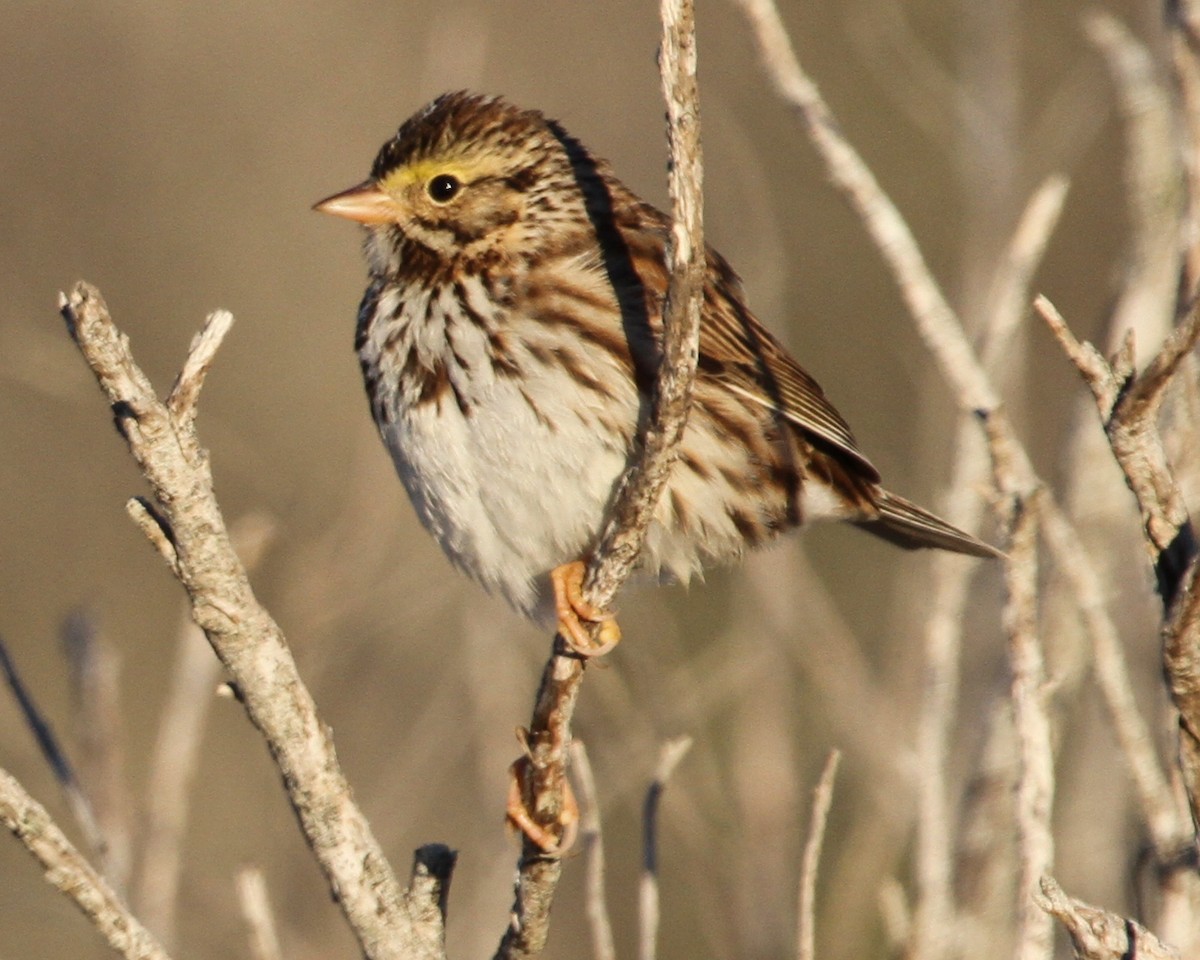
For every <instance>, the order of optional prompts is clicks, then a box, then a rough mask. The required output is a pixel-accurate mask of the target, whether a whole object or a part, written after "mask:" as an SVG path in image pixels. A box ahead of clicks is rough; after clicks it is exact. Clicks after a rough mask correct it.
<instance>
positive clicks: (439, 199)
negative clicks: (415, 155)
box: [426, 173, 462, 203]
mask: <svg viewBox="0 0 1200 960" xmlns="http://www.w3.org/2000/svg"><path fill="white" fill-rule="evenodd" d="M461 189H462V182H461V181H460V180H459V179H458V177H452V176H451V175H450V174H448V173H440V174H438V175H437V176H436V177H434V178H433V179H432V180H430V181H429V186H428V187H426V190H427V191H428V192H429V198H430V199H431V200H433V201H434V202H435V203H449V202H450V201H451V200H453V199H454V198H455V197H456V196H458V191H459V190H461Z"/></svg>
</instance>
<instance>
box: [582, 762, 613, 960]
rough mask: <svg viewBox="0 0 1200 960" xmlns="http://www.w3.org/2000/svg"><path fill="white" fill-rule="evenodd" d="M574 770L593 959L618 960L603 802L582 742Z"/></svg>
mask: <svg viewBox="0 0 1200 960" xmlns="http://www.w3.org/2000/svg"><path fill="white" fill-rule="evenodd" d="M571 767H572V769H573V770H574V771H575V777H576V779H577V780H578V782H579V792H580V798H581V800H582V813H581V817H580V834H581V837H582V840H583V849H584V855H585V856H586V857H587V916H588V924H589V925H590V926H591V929H592V956H593V957H595V960H616V956H617V948H616V946H615V945H614V943H613V933H612V921H610V920H609V917H608V898H607V895H606V893H605V886H604V834H603V831H602V830H601V827H600V798H599V796H598V795H597V792H596V780H595V778H594V777H593V776H592V764H591V761H590V760H588V755H587V748H586V747H584V745H583V741H582V740H576V741H574V742H573V743H572V744H571Z"/></svg>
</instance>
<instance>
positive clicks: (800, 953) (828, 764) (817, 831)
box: [796, 750, 842, 960]
mask: <svg viewBox="0 0 1200 960" xmlns="http://www.w3.org/2000/svg"><path fill="white" fill-rule="evenodd" d="M841 759H842V752H841V751H840V750H830V751H829V756H828V757H827V758H826V759H825V766H824V767H823V768H822V770H821V778H820V779H819V780H818V781H817V785H816V787H815V788H814V789H813V806H812V815H811V817H810V818H809V824H808V838H807V839H806V840H805V841H804V856H803V859H802V860H801V861H800V897H799V907H798V910H797V919H796V960H815V957H816V955H817V951H816V946H815V943H816V932H817V922H816V917H817V906H816V905H817V867H818V865H819V864H820V862H821V847H822V845H823V844H824V843H825V825H826V823H827V822H828V820H829V808H830V806H832V804H833V781H834V778H835V777H836V776H837V770H838V764H839V763H840V762H841Z"/></svg>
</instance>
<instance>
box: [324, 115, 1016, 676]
mask: <svg viewBox="0 0 1200 960" xmlns="http://www.w3.org/2000/svg"><path fill="white" fill-rule="evenodd" d="M315 209H317V210H320V211H323V212H325V213H330V214H334V215H336V216H340V217H345V218H347V219H350V220H355V221H357V222H359V223H361V224H363V225H364V227H365V228H366V231H365V233H366V237H365V251H366V259H367V264H368V271H369V276H370V282H369V284H368V286H367V289H366V293H365V295H364V296H363V299H362V304H361V306H360V307H359V311H358V328H357V335H356V339H355V346H356V348H357V351H358V358H359V361H360V363H361V366H362V373H363V378H364V380H365V382H366V389H367V395H368V398H369V400H370V405H371V412H372V414H373V416H374V418H375V423H376V424H377V426H378V428H379V432H380V434H381V436H382V438H383V441H384V443H385V444H386V445H387V448H388V450H389V451H390V452H391V455H392V458H393V459H394V461H395V464H396V469H397V471H398V473H399V475H400V479H401V480H402V481H403V483H404V486H405V488H406V489H407V491H408V495H409V497H410V498H411V500H412V503H413V506H414V508H415V509H416V512H417V515H418V516H419V517H420V519H421V522H422V523H423V524H424V525H425V527H426V529H427V530H428V531H429V532H430V533H431V534H432V535H433V537H434V538H435V539H436V540H437V541H438V543H439V544H441V546H442V549H443V550H444V551H445V552H446V555H447V556H448V557H449V558H450V560H451V561H452V562H453V563H454V565H455V566H457V567H458V568H459V569H461V570H463V571H465V572H466V573H467V574H469V575H470V576H471V577H473V578H474V579H475V580H477V581H478V582H479V583H480V584H482V585H483V587H485V588H486V589H487V590H489V591H491V592H495V593H499V594H501V595H502V596H504V597H505V598H507V599H508V601H509V602H510V603H511V604H512V605H513V606H514V607H516V608H517V609H518V610H520V611H522V612H524V613H525V614H527V615H531V616H537V615H539V614H549V613H550V612H551V611H553V612H555V613H556V614H557V617H558V621H559V631H560V634H561V635H562V636H563V638H564V639H565V640H567V642H568V643H571V644H572V645H573V646H575V647H576V649H578V650H579V651H580V652H582V653H596V652H602V651H603V650H605V649H607V648H609V647H610V646H611V644H612V643H613V642H615V640H616V637H618V636H619V633H617V632H616V631H615V623H611V620H610V617H609V615H608V613H607V612H606V611H602V610H596V609H594V608H593V607H591V606H590V605H589V604H587V603H586V602H585V601H584V600H583V598H582V596H581V589H580V584H581V581H582V574H583V569H584V567H583V561H584V560H586V558H587V557H588V556H589V552H590V551H591V550H592V549H593V548H594V547H595V545H596V541H597V539H598V537H599V534H600V530H601V527H602V524H603V522H604V519H605V512H606V511H607V509H608V508H609V505H610V503H611V501H612V499H613V493H614V487H615V485H616V482H617V480H618V478H619V477H620V476H621V474H622V472H623V471H624V470H625V468H626V466H627V464H628V463H629V461H630V458H631V456H632V455H633V452H634V450H635V448H636V443H637V435H638V428H639V424H641V423H642V422H643V420H644V419H645V418H646V416H647V414H648V410H649V395H650V391H651V388H652V384H653V382H654V377H655V372H656V370H657V367H658V365H659V362H660V357H661V350H660V346H661V340H662V300H663V295H664V293H665V291H666V287H667V283H668V276H669V274H668V267H667V260H666V251H667V242H668V237H669V233H670V225H671V222H670V219H669V218H668V217H667V216H666V215H665V214H663V213H662V212H660V211H659V210H657V209H656V208H654V207H653V206H651V205H650V204H648V203H645V202H643V201H642V200H640V199H639V198H638V197H637V196H636V195H635V194H634V193H633V192H632V191H631V190H629V189H628V188H627V187H626V186H625V185H624V184H623V183H621V181H620V180H618V179H617V177H616V176H615V174H614V173H613V172H612V170H611V168H610V167H609V165H608V164H607V163H606V162H605V161H604V160H601V159H599V158H597V157H596V156H594V155H593V154H592V153H591V152H589V151H588V149H587V148H586V147H584V146H583V145H582V144H581V143H580V142H579V141H577V140H575V139H574V138H572V137H571V136H570V135H569V134H568V133H567V132H566V131H565V130H564V129H563V128H562V126H561V125H560V124H559V123H557V122H556V121H554V120H551V119H548V118H547V117H545V116H544V115H543V114H542V113H540V112H538V111H536V110H524V109H521V108H519V107H517V106H514V105H513V104H511V103H509V102H507V101H506V100H504V99H501V98H500V97H495V96H480V95H477V94H472V93H467V92H461V91H460V92H455V93H447V94H444V95H443V96H440V97H438V98H437V99H436V100H434V101H432V102H431V103H429V104H428V105H426V106H425V107H424V108H422V109H421V110H419V111H418V112H417V113H416V114H414V115H413V116H412V117H410V118H409V119H408V120H407V121H405V123H404V124H403V125H402V126H401V127H400V129H399V132H398V133H397V134H396V136H395V137H393V138H392V139H391V140H389V141H388V142H387V143H385V144H384V145H383V147H382V149H381V150H380V151H379V154H378V156H377V157H376V158H375V163H374V166H373V167H372V168H371V175H370V177H369V178H368V179H367V180H366V181H365V182H363V183H361V184H359V185H358V186H355V187H352V188H350V189H349V190H346V191H343V192H341V193H338V194H335V195H334V196H332V197H329V198H328V199H326V200H323V201H321V202H320V203H318V204H317V205H316V207H315ZM693 396H694V399H693V405H692V408H691V413H690V417H689V419H688V422H687V427H686V429H685V431H684V434H683V437H682V440H681V441H680V444H679V448H678V459H677V461H676V462H675V465H674V467H673V468H672V473H671V475H670V479H669V480H668V483H667V487H666V489H665V491H664V493H663V496H662V499H661V501H660V502H659V504H658V507H657V510H656V513H655V516H654V520H653V522H652V523H651V525H650V527H649V530H648V532H647V536H646V541H645V546H644V547H643V550H642V556H641V561H640V562H641V566H642V567H643V568H644V569H645V570H646V571H647V572H648V573H650V574H651V575H657V576H659V577H662V578H667V579H675V580H680V581H687V580H688V579H689V578H690V577H691V576H692V575H693V574H696V573H698V572H699V571H700V570H701V569H702V568H703V567H704V566H705V565H706V564H709V563H714V562H721V561H729V560H733V559H736V558H738V557H739V556H741V555H742V554H743V553H744V552H745V551H746V550H747V549H748V548H751V547H755V546H758V545H760V544H763V543H766V542H767V541H770V540H772V539H773V538H774V537H775V536H776V535H777V534H779V533H780V532H782V531H784V530H787V529H789V528H791V527H797V526H800V525H801V524H804V523H807V522H810V521H815V520H826V519H836V520H846V521H849V522H851V523H853V524H855V525H857V526H859V527H862V528H863V529H865V530H867V531H868V532H870V533H873V534H876V535H878V536H880V537H883V538H884V539H886V540H890V541H891V542H893V543H895V544H899V545H900V546H902V547H906V548H910V549H911V548H917V547H938V548H941V549H944V550H952V551H956V552H958V553H964V554H970V555H973V556H978V557H987V556H995V555H997V551H996V550H995V549H994V548H992V547H990V546H988V545H987V544H986V543H983V542H982V541H980V540H977V539H976V538H975V537H973V536H971V535H970V534H968V533H964V532H963V531H961V530H958V529H956V528H955V527H953V526H951V525H950V524H949V523H947V522H945V521H944V520H941V519H940V518H938V517H936V516H934V515H933V514H932V513H929V512H928V511H926V510H923V509H922V508H920V507H918V506H916V505H915V504H913V503H910V502H909V501H908V500H905V499H904V498H903V497H899V496H897V495H896V494H894V493H891V492H889V491H887V490H885V489H884V488H883V487H882V486H880V483H879V472H878V471H877V470H876V469H875V467H874V466H873V465H872V464H871V462H870V460H868V459H867V458H866V456H865V455H864V454H863V453H862V452H861V451H860V450H859V449H858V444H857V443H856V442H855V440H854V436H853V434H851V432H850V428H849V427H848V426H847V424H846V422H845V420H843V419H842V417H841V415H840V414H839V413H838V412H837V410H835V409H834V408H833V406H832V405H831V404H830V402H829V401H828V400H827V399H826V398H825V394H824V392H823V391H822V390H821V388H820V386H818V384H817V382H816V381H815V380H814V379H813V378H812V377H811V376H809V375H808V374H807V373H806V372H805V371H804V370H803V369H802V368H801V367H800V366H799V364H797V363H796V361H795V360H793V359H792V357H791V356H790V355H789V354H788V352H787V351H786V350H785V349H784V347H783V346H782V345H781V344H780V343H779V341H778V340H777V339H776V338H775V337H774V336H773V335H772V334H771V333H770V332H769V331H768V330H767V329H766V328H765V327H764V326H762V324H761V323H760V322H759V321H758V319H757V318H756V317H755V316H754V314H753V313H751V312H750V309H749V307H748V306H747V305H746V300H745V296H744V294H743V292H742V287H741V282H740V280H739V278H738V276H737V274H735V273H734V271H733V269H732V268H731V267H730V266H729V264H728V263H727V262H726V261H725V259H724V258H723V257H722V256H721V255H720V254H719V253H717V251H715V250H713V249H712V248H711V247H709V248H708V249H707V267H706V276H705V282H704V302H703V312H702V317H701V326H700V357H699V366H698V369H697V372H696V380H695V387H694V395H693ZM585 622H587V623H593V624H596V623H598V624H600V625H601V626H602V627H606V628H609V629H607V632H605V631H603V630H602V631H601V640H600V642H599V643H598V644H597V643H596V642H595V641H592V640H591V639H590V633H589V630H588V629H587V627H585V625H584V623H585Z"/></svg>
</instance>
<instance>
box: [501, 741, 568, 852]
mask: <svg viewBox="0 0 1200 960" xmlns="http://www.w3.org/2000/svg"><path fill="white" fill-rule="evenodd" d="M531 766H532V761H531V760H530V759H529V757H527V756H525V757H520V758H519V759H517V760H515V761H513V764H512V766H510V767H509V768H508V776H509V783H508V803H507V804H506V805H505V810H504V814H505V819H506V820H507V822H508V824H509V825H510V826H512V827H514V828H515V829H517V830H520V831H521V832H522V833H523V834H525V836H527V837H528V838H529V839H530V840H531V841H532V842H533V843H534V844H535V845H536V846H537V847H538V848H540V849H541V851H542V853H544V854H545V855H546V856H548V857H561V856H562V855H563V854H564V853H566V852H567V851H568V850H570V849H571V847H573V846H574V845H575V839H576V837H578V836H579V804H578V802H577V801H576V800H575V793H574V791H573V790H572V789H571V784H570V783H569V782H567V780H566V778H563V781H562V790H563V799H562V810H561V811H559V814H558V819H557V820H556V821H555V822H554V823H553V824H552V825H551V826H550V827H546V826H543V825H542V824H540V823H538V822H537V821H536V820H535V819H534V818H533V814H532V813H530V812H529V807H528V806H527V805H526V803H525V796H526V786H527V781H528V779H529V772H530V767H531ZM554 828H557V835H556V833H555V829H554Z"/></svg>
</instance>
